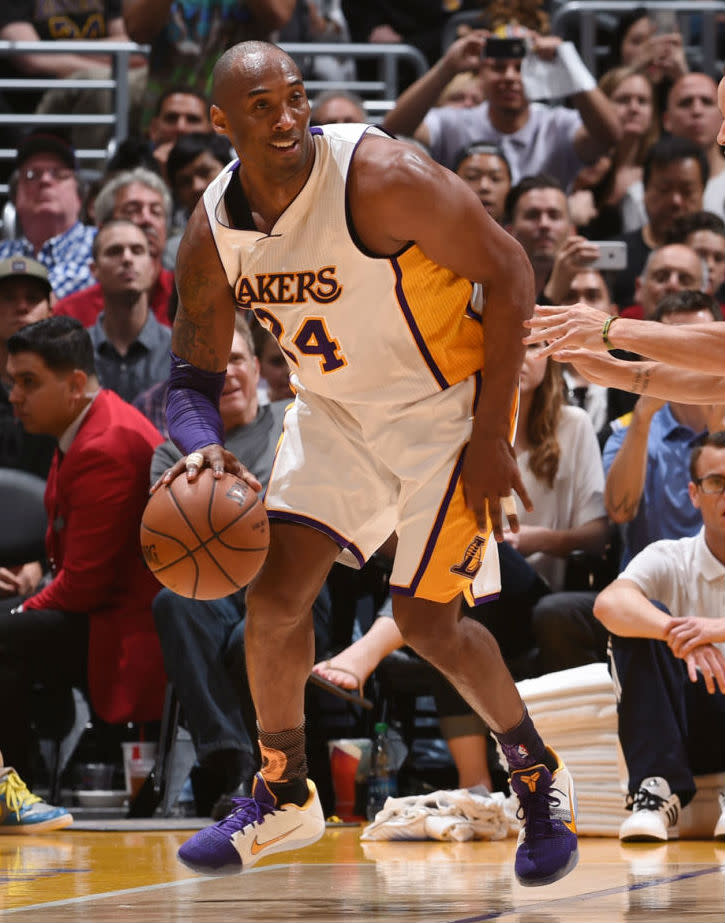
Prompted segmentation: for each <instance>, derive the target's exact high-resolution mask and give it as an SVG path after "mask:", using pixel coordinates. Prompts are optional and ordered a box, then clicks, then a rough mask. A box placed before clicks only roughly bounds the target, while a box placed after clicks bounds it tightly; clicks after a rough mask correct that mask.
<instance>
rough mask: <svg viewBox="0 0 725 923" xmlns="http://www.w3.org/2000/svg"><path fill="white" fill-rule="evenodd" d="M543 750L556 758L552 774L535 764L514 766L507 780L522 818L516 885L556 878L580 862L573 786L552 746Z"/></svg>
mask: <svg viewBox="0 0 725 923" xmlns="http://www.w3.org/2000/svg"><path fill="white" fill-rule="evenodd" d="M546 750H547V752H548V753H549V754H550V755H551V756H552V757H553V758H554V759H555V760H556V769H555V770H554V772H553V773H551V772H550V771H549V770H548V769H547V767H546V766H544V764H543V763H538V764H537V765H536V766H527V767H526V769H517V770H516V771H515V772H512V773H511V779H510V781H511V788H512V789H513V791H514V792H515V793H516V795H517V796H518V799H519V805H520V807H519V810H518V812H517V816H518V817H520V818H521V820H522V821H523V826H522V827H521V832H520V833H519V841H518V846H517V849H516V863H515V865H514V871H515V873H516V879H517V881H518V882H519V884H522V885H526V886H527V887H533V886H536V885H549V884H551V883H552V882H554V881H558V880H559V879H560V878H563V877H564V876H565V875H568V874H569V872H571V870H572V869H573V868H574V867H575V866H576V864H577V862H578V861H579V850H578V846H577V836H576V795H575V794H574V785H573V784H572V781H571V776H570V775H569V772H568V770H567V768H566V766H565V765H564V764H563V763H562V761H561V760H560V759H559V757H558V756H557V755H556V753H554V751H553V750H552V749H551V747H547V748H546Z"/></svg>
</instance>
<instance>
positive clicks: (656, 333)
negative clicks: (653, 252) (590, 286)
mask: <svg viewBox="0 0 725 923" xmlns="http://www.w3.org/2000/svg"><path fill="white" fill-rule="evenodd" d="M609 317H610V315H609V314H607V313H606V312H605V311H599V310H597V308H592V307H590V306H589V305H588V304H583V303H582V302H578V303H577V304H569V305H537V306H536V309H535V311H534V315H533V317H532V318H531V319H530V320H529V321H527V322H526V326H527V327H529V328H530V330H531V333H530V334H529V335H528V336H527V337H526V339H525V340H524V342H525V343H541V344H542V346H541V349H540V351H539V355H542V356H548V355H551V354H552V353H555V352H558V351H559V350H560V349H563V348H565V347H566V348H567V349H568V348H571V347H575V346H580V347H583V348H585V349H591V350H594V351H597V352H606V351H607V344H606V343H605V341H604V337H603V336H602V329H603V327H604V323H605V321H606V320H607V319H608V318H609ZM607 339H608V340H609V343H610V345H611V348H612V349H624V350H629V351H630V352H635V353H639V355H641V356H647V358H649V359H656V360H657V361H659V362H666V363H668V364H669V365H674V366H677V367H678V368H681V369H695V370H696V371H698V372H703V373H705V374H707V375H722V372H723V357H725V322H723V321H718V322H716V323H704V324H688V325H687V327H678V326H674V325H671V324H661V323H659V322H658V321H647V320H633V319H632V318H628V317H616V316H615V318H614V320H612V321H611V323H610V325H609V329H608V331H607Z"/></svg>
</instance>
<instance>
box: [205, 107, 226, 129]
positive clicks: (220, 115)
mask: <svg viewBox="0 0 725 923" xmlns="http://www.w3.org/2000/svg"><path fill="white" fill-rule="evenodd" d="M209 120H210V121H211V127H212V128H213V129H214V131H215V132H216V133H217V134H218V135H225V136H228V134H229V129H228V128H227V117H226V115H225V114H224V110H223V109H220V108H219V106H217V105H214V104H213V103H212V105H211V107H210V109H209Z"/></svg>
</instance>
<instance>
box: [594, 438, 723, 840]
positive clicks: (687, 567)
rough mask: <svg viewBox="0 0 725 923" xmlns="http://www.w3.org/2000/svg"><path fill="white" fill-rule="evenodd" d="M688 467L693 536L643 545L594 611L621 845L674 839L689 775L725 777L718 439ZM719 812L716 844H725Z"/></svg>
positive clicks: (690, 786) (690, 790)
mask: <svg viewBox="0 0 725 923" xmlns="http://www.w3.org/2000/svg"><path fill="white" fill-rule="evenodd" d="M689 469H690V470H689V483H688V495H689V502H690V503H691V505H692V506H693V507H694V508H695V511H696V513H697V516H696V519H697V527H696V529H695V530H694V531H693V535H692V537H688V538H680V539H677V540H662V541H657V542H654V543H653V544H651V545H648V546H646V547H645V548H644V549H643V550H641V551H640V552H639V554H637V555H636V557H634V558H633V559H632V560H631V561H630V562H629V564H628V565H627V567H626V568H625V570H624V571H623V573H622V574H620V576H619V578H618V579H617V580H615V581H614V583H612V584H611V585H610V586H608V587H607V588H606V589H605V590H603V591H602V592H601V593H600V594H599V596H598V597H597V601H596V606H595V613H596V615H597V618H599V619H600V620H601V621H602V623H603V624H604V626H605V627H606V628H607V630H608V631H610V632H611V645H612V647H611V671H612V677H613V679H614V681H615V685H616V688H617V692H618V704H617V713H618V724H619V742H620V744H621V747H622V752H623V754H624V759H625V762H626V764H627V771H628V774H629V783H628V791H629V794H628V796H627V802H628V807H629V809H630V810H631V811H632V816H631V817H628V818H627V819H626V820H625V821H624V822H623V823H622V825H621V827H620V829H619V837H620V839H621V840H625V841H630V840H653V841H666V840H669V839H675V838H676V837H677V836H678V829H677V824H678V819H679V813H680V809H681V808H683V807H685V806H686V805H687V804H689V802H690V801H691V800H692V798H693V796H694V795H695V779H694V775H695V774H697V773H710V772H722V771H723V770H724V769H725V733H724V731H725V656H724V655H725V644H724V643H723V642H725V618H724V617H723V611H724V609H725V529H724V528H723V525H724V524H725V515H724V514H725V493H724V491H725V433H724V432H716V433H713V434H712V435H710V436H708V437H706V438H705V439H704V440H703V441H702V442H701V443H699V444H698V445H696V446H695V448H694V449H693V450H692V452H691V453H690V457H689ZM678 487H679V485H678ZM655 603H658V604H660V605H661V606H662V607H664V609H665V611H662V609H661V608H660V605H656V604H655ZM721 805H722V809H721V813H720V817H719V819H718V821H717V824H716V826H715V830H714V834H713V835H714V836H715V837H716V838H723V837H725V804H723V802H722V801H721Z"/></svg>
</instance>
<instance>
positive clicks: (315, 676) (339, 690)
mask: <svg viewBox="0 0 725 923" xmlns="http://www.w3.org/2000/svg"><path fill="white" fill-rule="evenodd" d="M325 666H326V667H329V669H330V670H337V671H338V672H340V673H347V675H348V676H352V678H353V679H354V680H355V682H356V683H357V689H345V688H344V687H343V686H338V685H337V683H333V682H332V680H329V679H325V677H324V676H320V675H319V673H310V675H309V677H308V678H309V681H310V682H311V683H312V684H313V685H315V686H319V687H320V689H326V690H327V692H331V693H332V695H336V696H338V697H339V698H341V699H344V700H345V701H346V702H355V703H356V704H357V705H360V706H362V708H368V709H369V708H372V707H373V703H372V702H371V701H370V699H366V698H365V696H364V695H363V684H362V681H361V680H360V677H359V676H356V675H355V674H354V673H353V672H352V670H345V669H343V667H333V666H332V664H331V663H330V661H329V660H326V661H325Z"/></svg>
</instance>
